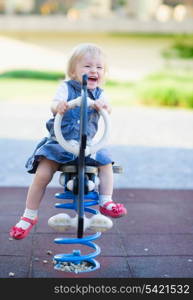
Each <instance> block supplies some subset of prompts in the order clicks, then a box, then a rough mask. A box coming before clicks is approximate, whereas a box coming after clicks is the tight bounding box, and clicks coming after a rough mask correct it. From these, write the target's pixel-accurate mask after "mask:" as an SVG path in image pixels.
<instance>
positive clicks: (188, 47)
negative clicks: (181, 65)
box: [162, 40, 193, 59]
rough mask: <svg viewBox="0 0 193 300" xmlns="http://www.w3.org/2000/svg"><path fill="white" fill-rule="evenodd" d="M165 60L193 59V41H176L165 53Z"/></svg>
mask: <svg viewBox="0 0 193 300" xmlns="http://www.w3.org/2000/svg"><path fill="white" fill-rule="evenodd" d="M162 54H163V56H164V57H165V58H170V59H171V58H182V59H193V42H192V40H191V41H176V42H175V43H174V44H172V45H171V46H170V47H169V48H168V49H165V50H164V51H163V53H162Z"/></svg>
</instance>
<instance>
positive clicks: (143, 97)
mask: <svg viewBox="0 0 193 300" xmlns="http://www.w3.org/2000/svg"><path fill="white" fill-rule="evenodd" d="M192 82H193V73H191V74H188V73H183V72H181V73H177V72H166V71H165V72H159V73H155V74H152V75H150V76H148V77H147V78H146V79H144V80H142V81H141V82H139V83H138V84H137V86H136V94H137V95H138V99H139V101H140V103H141V104H143V105H148V106H167V107H183V108H191V109H192V108H193V89H192Z"/></svg>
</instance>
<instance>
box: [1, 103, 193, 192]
mask: <svg viewBox="0 0 193 300" xmlns="http://www.w3.org/2000/svg"><path fill="white" fill-rule="evenodd" d="M28 105H29V104H28ZM49 116H50V112H49V107H46V108H45V103H41V102H39V103H38V102H37V101H36V103H33V104H30V110H29V106H27V105H26V104H25V103H12V102H1V103H0V120H1V126H0V128H1V129H0V146H1V157H0V165H1V172H0V179H1V180H0V186H27V185H29V184H30V182H31V180H32V176H33V175H30V174H27V173H26V171H25V168H24V164H25V161H26V159H27V158H28V157H29V156H30V155H31V153H32V151H33V149H34V147H35V145H36V144H37V142H38V140H39V139H41V138H42V137H43V136H45V135H46V134H47V133H46V130H45V127H44V124H45V121H46V120H47V119H48V117H49ZM9 119H10V120H11V122H8V120H9ZM101 125H102V124H101ZM102 127H103V126H102ZM111 127H112V130H111V137H110V144H109V147H110V150H111V152H112V156H113V158H114V160H115V162H116V163H117V164H120V165H122V166H123V168H124V173H123V174H121V175H115V176H114V177H115V188H163V189H164V188H171V189H192V188H193V180H192V178H193V168H192V161H193V151H192V150H193V134H192V130H191V128H193V112H192V111H187V110H171V109H155V108H142V107H132V108H126V107H123V108H120V107H119V108H114V111H113V113H112V116H111ZM58 176H59V174H58V173H57V174H56V175H55V177H54V179H53V180H52V182H51V183H50V186H58V185H59V184H58Z"/></svg>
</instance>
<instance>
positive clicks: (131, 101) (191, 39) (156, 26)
mask: <svg viewBox="0 0 193 300" xmlns="http://www.w3.org/2000/svg"><path fill="white" fill-rule="evenodd" d="M80 42H94V43H97V44H99V45H100V46H102V47H103V49H104V51H105V52H106V54H107V57H108V63H109V72H108V74H107V80H106V85H105V89H106V91H107V93H108V94H109V98H110V99H111V103H112V106H113V113H112V136H111V141H110V145H111V147H112V152H113V154H114V157H115V159H116V160H117V161H118V162H120V163H121V164H124V165H126V173H125V174H126V175H125V177H120V181H119V179H117V181H116V182H117V186H121V187H125V186H126V187H128V185H129V186H132V187H142V186H143V187H149V186H151V187H172V188H173V187H174V188H175V187H179V188H180V187H187V188H192V187H193V183H192V175H193V170H192V169H191V167H190V163H189V161H190V159H192V147H193V135H192V130H191V128H192V126H193V118H192V117H193V111H192V108H193V88H192V82H193V1H192V0H182V1H180V0H135V1H132V0H0V106H1V109H0V120H1V126H0V144H1V151H2V153H3V155H2V156H1V160H2V164H1V167H2V168H3V172H2V173H1V175H0V179H1V185H10V184H11V185H26V184H28V182H29V181H30V180H31V177H28V176H27V175H25V176H24V175H21V176H19V175H18V174H24V173H25V168H24V163H25V161H26V159H27V158H28V157H29V155H30V154H31V152H32V150H33V149H34V146H35V145H36V144H37V141H38V140H39V139H41V138H42V137H43V136H45V135H47V132H46V129H45V122H46V120H47V119H48V118H49V117H51V113H50V102H51V100H52V97H53V96H54V93H55V90H56V88H57V86H58V84H59V82H60V81H61V80H62V79H64V78H65V66H66V61H67V57H68V55H69V52H70V50H71V49H72V47H74V46H75V45H77V44H78V43H80ZM166 150H167V151H166ZM164 151H165V152H164ZM16 153H17V159H16ZM120 153H125V155H122V158H120ZM136 155H137V156H136ZM160 157H161V158H160ZM158 158H159V159H161V160H160V162H159V164H158ZM176 161H178V163H177V164H176ZM16 168H17V172H16ZM5 170H6V171H5ZM8 173H9V176H8ZM163 173H164V174H168V177H167V176H165V177H164V178H162V177H160V176H163V175H162V174H163ZM16 174H17V176H16ZM143 174H145V176H144V175H143ZM160 178H162V180H160Z"/></svg>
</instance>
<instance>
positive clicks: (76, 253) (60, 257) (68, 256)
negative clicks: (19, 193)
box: [54, 191, 101, 273]
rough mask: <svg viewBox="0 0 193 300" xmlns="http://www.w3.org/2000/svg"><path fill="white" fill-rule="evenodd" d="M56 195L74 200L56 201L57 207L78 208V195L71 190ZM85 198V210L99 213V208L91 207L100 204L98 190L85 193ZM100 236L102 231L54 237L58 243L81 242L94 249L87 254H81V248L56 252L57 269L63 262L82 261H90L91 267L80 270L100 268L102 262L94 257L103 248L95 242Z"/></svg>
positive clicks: (75, 262)
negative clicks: (85, 234)
mask: <svg viewBox="0 0 193 300" xmlns="http://www.w3.org/2000/svg"><path fill="white" fill-rule="evenodd" d="M55 197H56V198H58V199H65V200H73V201H72V202H71V203H56V204H55V207H56V208H63V209H72V210H76V208H77V196H76V195H74V194H73V193H72V192H71V191H66V192H64V193H57V194H55ZM84 199H85V200H87V201H85V202H84V211H85V212H89V213H92V214H98V210H96V209H93V208H90V207H89V206H93V205H97V204H98V193H97V192H96V191H92V192H89V193H88V194H87V195H85V197H84ZM88 199H89V201H88ZM100 236H101V232H97V233H95V234H93V235H89V236H85V237H82V238H62V237H61V238H56V239H54V242H55V243H56V244H80V245H83V246H87V247H90V248H92V249H94V252H91V253H88V254H86V255H81V251H80V250H73V251H72V253H64V254H56V255H55V256H54V261H55V263H56V264H55V266H54V268H55V269H56V270H61V266H62V263H63V262H72V263H74V264H79V263H81V262H88V263H89V264H90V266H91V267H89V268H87V269H86V270H82V271H79V272H81V273H82V272H90V271H95V270H97V269H98V268H100V263H99V262H98V261H96V260H95V259H94V258H95V257H96V256H98V255H99V254H100V253H101V249H100V247H99V246H98V245H96V244H95V243H93V241H94V240H96V239H98V238H99V237H100Z"/></svg>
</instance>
